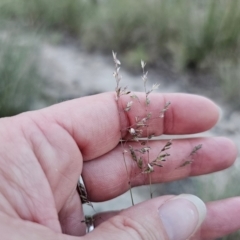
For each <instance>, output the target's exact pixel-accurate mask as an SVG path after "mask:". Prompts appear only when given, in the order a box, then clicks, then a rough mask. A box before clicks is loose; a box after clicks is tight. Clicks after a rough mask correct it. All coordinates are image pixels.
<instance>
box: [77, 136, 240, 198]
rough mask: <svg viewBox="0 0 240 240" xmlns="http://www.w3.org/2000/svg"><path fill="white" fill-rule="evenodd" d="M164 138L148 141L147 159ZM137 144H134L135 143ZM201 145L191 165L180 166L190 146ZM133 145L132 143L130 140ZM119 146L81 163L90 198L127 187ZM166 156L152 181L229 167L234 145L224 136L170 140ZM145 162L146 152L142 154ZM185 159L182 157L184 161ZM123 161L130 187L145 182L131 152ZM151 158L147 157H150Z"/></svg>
mask: <svg viewBox="0 0 240 240" xmlns="http://www.w3.org/2000/svg"><path fill="white" fill-rule="evenodd" d="M165 143H166V141H164V142H163V141H151V142H149V145H150V147H151V151H150V157H149V159H155V158H156V156H158V154H159V151H160V149H161V148H162V147H163V146H164V144H165ZM136 144H138V143H136ZM198 144H202V145H203V146H202V148H201V149H200V150H199V151H198V152H197V153H196V154H195V155H194V156H193V162H192V164H189V165H186V166H183V167H180V166H181V165H182V164H183V163H184V161H185V160H186V159H188V156H189V154H190V153H191V151H192V149H193V147H194V146H196V145H198ZM131 145H132V146H133V148H134V143H131ZM122 151H123V150H122V149H121V147H118V148H116V149H115V150H114V151H111V152H109V153H108V154H105V155H104V156H102V157H100V158H98V159H96V160H93V161H88V162H85V163H84V168H83V173H82V176H83V179H84V182H85V186H86V189H87V192H88V198H89V200H91V201H105V200H108V199H112V198H114V197H116V196H118V195H120V194H122V193H124V192H126V191H127V190H128V189H129V184H128V182H129V179H128V178H129V177H128V175H127V173H126V166H125V163H124V159H123V157H122V156H123V155H122ZM167 152H168V153H170V156H169V157H168V158H167V161H166V162H164V163H162V165H163V167H157V166H155V168H154V172H153V173H151V181H152V183H162V182H169V181H174V180H178V179H182V178H186V177H188V176H195V175H201V174H206V173H211V172H214V171H219V170H221V169H224V168H227V167H228V166H230V165H231V164H232V163H233V162H234V160H235V159H236V155H237V150H236V147H235V145H234V144H233V143H232V142H231V141H230V140H228V139H226V138H221V137H219V138H195V139H182V140H174V141H173V145H172V147H171V149H169V150H168V151H167ZM142 157H143V158H144V159H145V161H146V162H147V154H145V155H142ZM184 159H185V160H184ZM125 160H126V164H127V168H128V173H129V176H130V182H131V186H132V187H134V186H139V185H144V184H149V175H148V174H142V173H141V172H142V170H140V169H139V168H138V166H137V164H136V162H134V161H133V159H132V157H131V154H130V153H129V151H128V153H126V155H125ZM150 161H151V160H150Z"/></svg>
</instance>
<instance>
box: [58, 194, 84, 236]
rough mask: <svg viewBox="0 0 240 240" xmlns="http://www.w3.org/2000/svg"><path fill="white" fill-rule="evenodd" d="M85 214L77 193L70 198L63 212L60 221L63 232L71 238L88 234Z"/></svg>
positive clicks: (60, 213)
mask: <svg viewBox="0 0 240 240" xmlns="http://www.w3.org/2000/svg"><path fill="white" fill-rule="evenodd" d="M84 220H85V219H84V213H83V208H82V204H81V200H80V197H79V195H78V193H77V191H74V193H73V194H72V195H71V196H70V197H69V198H68V200H67V201H66V203H65V204H64V206H63V207H62V209H61V211H60V212H59V221H60V224H61V227H62V232H63V233H64V234H67V235H71V236H83V235H85V233H86V224H85V222H84Z"/></svg>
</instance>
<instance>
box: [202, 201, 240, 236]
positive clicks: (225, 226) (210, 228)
mask: <svg viewBox="0 0 240 240" xmlns="http://www.w3.org/2000/svg"><path fill="white" fill-rule="evenodd" d="M207 209H208V211H207V217H206V219H205V221H204V224H203V226H202V228H201V237H202V238H201V239H206V240H211V239H217V238H218V237H222V236H225V235H228V234H230V233H232V232H235V231H237V230H239V229H240V219H239V216H240V197H234V198H229V199H224V200H219V201H214V202H209V203H207Z"/></svg>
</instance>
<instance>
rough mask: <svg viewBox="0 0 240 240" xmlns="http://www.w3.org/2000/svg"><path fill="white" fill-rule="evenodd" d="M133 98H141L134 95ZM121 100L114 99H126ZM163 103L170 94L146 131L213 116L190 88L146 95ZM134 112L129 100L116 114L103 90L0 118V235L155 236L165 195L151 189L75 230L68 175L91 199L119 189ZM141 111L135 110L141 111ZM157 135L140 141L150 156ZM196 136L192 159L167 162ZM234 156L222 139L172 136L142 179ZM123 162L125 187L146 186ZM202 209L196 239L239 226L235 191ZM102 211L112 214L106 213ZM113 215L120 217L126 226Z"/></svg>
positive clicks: (188, 130) (76, 208)
mask: <svg viewBox="0 0 240 240" xmlns="http://www.w3.org/2000/svg"><path fill="white" fill-rule="evenodd" d="M138 96H139V98H140V100H141V101H144V94H138ZM121 101H123V105H124V104H126V103H127V101H128V99H127V98H123V99H122V100H121ZM165 101H170V102H171V107H170V108H169V110H168V111H167V113H166V115H165V118H164V119H160V118H159V119H157V120H154V121H153V122H152V124H151V130H152V131H154V133H155V135H161V134H163V133H164V134H169V135H172V134H181V135H182V134H192V133H200V132H203V131H206V130H208V129H210V128H212V127H213V126H214V125H215V124H216V122H217V121H218V117H219V112H218V107H217V106H216V105H215V104H214V103H213V102H211V101H210V100H208V99H206V98H203V97H199V96H194V95H187V94H165V95H161V94H152V95H151V104H150V105H149V109H150V111H151V112H156V111H159V109H161V108H163V106H164V104H165ZM139 111H141V110H140V109H139V108H138V109H137V108H133V109H131V110H130V111H129V112H128V113H127V115H125V117H124V116H123V117H121V119H120V121H119V114H118V108H117V105H116V101H115V97H114V93H105V94H99V95H95V96H91V97H85V98H80V99H76V100H72V101H68V102H64V103H61V104H57V105H54V106H52V107H49V108H45V109H42V110H39V111H33V112H27V113H23V114H20V115H18V116H15V117H11V118H2V119H1V120H0V142H1V144H0V183H1V184H0V236H1V238H2V239H19V240H20V239H21V240H22V239H29V240H30V239H46V240H48V239H59V240H63V239H64V240H73V239H105V240H107V239H141V237H142V238H143V239H165V236H164V233H161V232H159V229H161V223H159V219H158V218H157V217H156V216H155V209H156V208H157V207H159V206H160V205H161V204H162V203H164V201H166V199H169V198H171V197H172V196H163V197H157V198H154V199H151V200H149V201H146V202H143V203H142V204H140V205H137V206H134V207H130V208H129V209H127V210H125V211H121V212H112V213H108V214H104V213H100V214H98V218H97V219H98V220H97V221H96V222H95V227H96V228H95V230H94V231H93V232H92V233H91V234H88V235H86V236H83V235H84V234H85V229H86V228H85V225H84V223H81V221H82V220H83V219H84V214H83V211H82V206H81V203H80V200H79V196H78V194H77V191H76V185H77V181H78V178H79V176H80V175H81V174H82V176H83V179H84V182H85V186H86V189H87V192H88V197H89V200H91V201H95V202H96V201H104V200H108V199H112V198H114V197H117V196H118V195H120V194H122V193H124V192H125V191H127V190H128V188H129V185H128V180H127V174H126V169H125V166H124V164H123V161H122V155H121V151H122V150H121V148H120V147H119V145H118V142H119V139H120V129H121V128H124V127H123V126H125V128H126V127H127V126H129V125H131V124H133V122H134V119H135V116H136V115H140V114H141V113H139ZM142 111H143V114H144V111H145V110H144V109H143V110H142ZM120 125H121V127H120ZM165 142H166V141H154V142H152V143H150V145H151V149H152V154H154V152H158V151H159V149H160V148H161V147H162V146H163V145H164V143H165ZM197 144H203V148H202V149H201V150H200V151H198V153H197V154H196V156H195V159H194V162H193V163H192V164H191V165H188V166H186V167H183V168H180V169H177V170H176V167H178V166H179V165H180V164H181V163H182V162H181V161H182V159H184V157H185V156H187V155H188V154H189V153H190V152H191V150H192V148H193V147H194V146H195V145H197ZM236 155H237V150H236V147H235V145H234V144H233V143H232V142H231V141H230V140H228V139H226V138H222V137H221V138H220V137H212V138H198V139H191V138H188V139H187V140H175V141H174V145H173V147H172V150H171V157H170V158H169V160H168V161H169V162H168V163H166V166H165V167H163V168H161V169H160V168H159V169H156V170H155V172H154V173H152V182H153V183H157V182H169V181H174V180H178V179H184V178H186V177H188V176H197V175H202V174H207V173H211V172H215V171H219V170H222V169H225V168H227V167H229V166H230V165H232V163H233V162H234V160H235V159H236ZM126 160H127V165H128V166H129V167H130V169H131V177H130V179H131V184H132V186H139V185H142V184H146V177H145V176H143V175H141V174H138V175H137V176H136V175H135V172H136V171H137V169H136V171H135V169H134V165H133V164H132V159H131V158H130V157H127V158H126ZM207 209H208V212H207V217H206V219H205V221H204V223H203V226H202V228H201V230H200V233H199V234H198V235H199V236H201V237H200V238H199V239H215V238H217V237H220V236H224V235H226V234H229V233H231V232H234V231H236V230H238V229H240V219H239V216H240V197H234V198H230V199H225V200H219V201H216V202H210V203H207ZM140 216H147V217H148V219H149V221H150V222H152V223H153V224H152V225H151V236H150V235H149V236H148V234H149V231H144V228H145V227H146V222H145V221H144V219H143V218H142V217H140ZM110 217H113V218H111V220H110V221H109V220H108V219H109V218H110ZM126 219H127V221H126ZM129 219H130V221H129ZM229 219H231V221H230V220H229ZM26 220H27V221H26ZM123 222H125V223H126V222H128V223H129V222H130V224H129V225H128V226H126V224H123ZM139 226H140V229H141V230H139ZM147 227H148V226H147ZM120 229H121V231H120ZM119 232H120V233H119ZM115 233H117V236H118V238H115V237H116V236H115ZM74 236H83V237H74Z"/></svg>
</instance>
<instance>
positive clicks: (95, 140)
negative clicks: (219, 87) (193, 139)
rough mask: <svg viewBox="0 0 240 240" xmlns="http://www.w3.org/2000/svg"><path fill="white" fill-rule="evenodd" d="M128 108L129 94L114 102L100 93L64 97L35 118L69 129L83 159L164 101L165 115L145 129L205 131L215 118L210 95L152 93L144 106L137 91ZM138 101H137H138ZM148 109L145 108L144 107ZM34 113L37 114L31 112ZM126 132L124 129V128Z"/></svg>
mask: <svg viewBox="0 0 240 240" xmlns="http://www.w3.org/2000/svg"><path fill="white" fill-rule="evenodd" d="M137 96H138V100H137V101H134V102H133V105H132V108H131V109H130V110H129V111H124V108H125V107H126V106H127V103H128V102H129V101H130V100H129V99H130V98H129V97H128V96H124V97H121V98H120V101H119V103H118V104H117V102H116V100H115V93H112V92H110V93H103V94H98V95H94V96H89V97H84V98H80V99H75V100H71V101H67V102H64V103H61V104H57V105H54V106H52V107H49V108H46V109H43V110H41V111H39V112H38V114H40V115H42V116H43V118H42V117H40V118H38V119H37V121H38V122H39V121H41V119H44V120H43V121H44V122H46V118H47V120H48V121H51V122H52V121H54V122H56V123H57V124H59V125H60V126H61V127H63V128H64V129H65V130H67V131H68V132H69V134H70V135H71V136H72V137H73V138H74V140H75V142H76V143H77V145H78V146H79V149H80V151H81V153H82V155H83V159H84V160H91V159H94V158H96V157H99V156H101V155H103V154H105V153H107V152H108V151H110V150H112V149H113V148H114V147H115V146H116V145H117V144H118V142H119V140H120V138H121V134H122V130H126V129H128V127H129V126H132V125H134V124H135V123H136V117H138V116H139V117H144V116H146V113H148V112H149V113H150V112H151V113H152V114H153V115H154V114H155V115H156V116H159V113H160V112H161V110H162V109H163V108H164V105H165V104H166V102H167V101H170V102H171V106H170V107H169V109H168V111H167V112H166V113H165V117H164V118H160V117H154V118H153V119H152V121H151V125H149V129H148V131H149V132H151V133H154V135H155V136H157V135H161V134H191V133H198V132H202V131H206V130H208V129H210V128H211V127H213V126H214V125H215V123H216V122H217V120H218V116H219V112H218V107H217V106H216V105H215V104H214V103H213V102H212V101H210V100H209V99H207V98H205V97H201V96H196V95H190V94H180V93H174V94H151V97H150V99H151V103H150V104H149V105H148V106H147V108H146V104H145V101H146V96H145V93H138V94H137ZM138 101H139V102H138ZM146 109H147V110H146ZM34 116H35V117H39V115H38V116H37V114H35V115H34ZM124 134H126V131H125V132H124Z"/></svg>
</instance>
